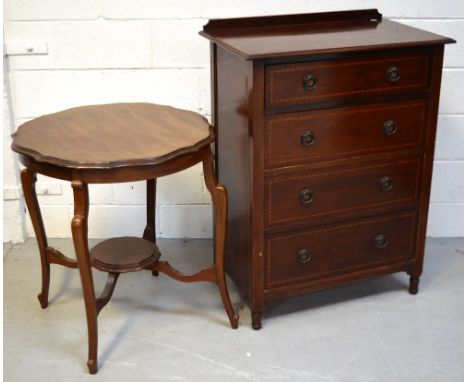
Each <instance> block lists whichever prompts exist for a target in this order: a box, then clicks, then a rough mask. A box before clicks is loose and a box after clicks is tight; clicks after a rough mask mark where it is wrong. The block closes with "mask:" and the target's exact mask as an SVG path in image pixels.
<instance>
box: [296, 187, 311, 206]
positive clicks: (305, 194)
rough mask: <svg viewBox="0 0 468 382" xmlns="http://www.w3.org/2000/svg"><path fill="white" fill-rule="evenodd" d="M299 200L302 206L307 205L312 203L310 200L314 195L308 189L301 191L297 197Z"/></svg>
mask: <svg viewBox="0 0 468 382" xmlns="http://www.w3.org/2000/svg"><path fill="white" fill-rule="evenodd" d="M299 200H300V201H301V203H302V204H309V203H311V202H312V200H314V193H313V192H312V190H311V189H310V188H305V189H304V190H302V191H301V193H300V195H299Z"/></svg>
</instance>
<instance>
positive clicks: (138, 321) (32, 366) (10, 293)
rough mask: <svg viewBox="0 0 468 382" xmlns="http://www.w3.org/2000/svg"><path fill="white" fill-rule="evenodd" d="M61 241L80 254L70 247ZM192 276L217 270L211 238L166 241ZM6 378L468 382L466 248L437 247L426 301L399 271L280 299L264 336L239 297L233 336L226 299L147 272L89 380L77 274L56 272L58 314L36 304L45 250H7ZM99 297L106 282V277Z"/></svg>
mask: <svg viewBox="0 0 468 382" xmlns="http://www.w3.org/2000/svg"><path fill="white" fill-rule="evenodd" d="M50 242H51V244H52V245H53V246H55V247H57V248H58V249H60V250H62V251H63V252H64V253H67V254H69V255H71V254H72V253H73V251H72V245H71V241H70V240H51V241H50ZM159 246H160V247H161V249H162V250H163V256H164V257H166V258H168V259H170V260H171V261H172V262H173V263H174V264H175V265H178V266H179V267H181V268H182V269H183V270H187V271H190V270H194V269H196V268H197V267H199V266H201V265H202V264H206V263H208V262H209V261H210V249H211V242H210V241H207V240H189V241H182V240H161V241H160V242H159ZM3 265H4V270H3V272H4V273H3V274H4V279H3V280H4V281H3V282H4V363H3V367H4V380H5V381H15V382H20V381H28V382H30V381H47V382H51V381H61V382H62V381H66V382H72V381H88V380H89V381H115V382H118V381H126V382H129V381H222V382H229V381H265V382H275V381H288V382H289V381H308V382H309V381H330V382H334V381H336V382H345V381H346V382H347V381H350V382H359V381H379V382H386V381H389V382H390V381H392V382H394V381H398V382H403V381H411V382H418V381H421V382H431V381H444V382H445V381H451V382H453V381H462V380H463V241H462V240H461V239H450V240H448V239H429V241H428V244H427V255H426V266H425V272H424V274H423V278H422V281H421V285H420V292H419V294H418V295H416V296H411V295H410V294H408V293H407V291H406V288H407V283H408V277H407V276H406V274H395V275H392V276H386V277H382V278H379V279H375V280H372V281H368V282H363V283H359V284H354V285H351V286H346V287H340V288H335V289H330V290H326V291H322V292H316V293H310V294H307V295H304V296H299V297H293V298H289V299H286V300H281V301H278V302H277V303H275V304H272V305H271V306H270V307H268V308H267V309H266V311H265V314H264V327H263V329H262V330H260V331H253V330H252V329H251V328H250V312H249V310H248V308H247V307H245V306H244V305H243V304H242V302H241V300H240V298H239V296H238V295H237V294H236V292H235V291H234V289H233V287H232V285H231V286H230V290H231V291H233V293H232V297H233V301H234V303H235V307H236V309H238V310H239V309H240V317H241V318H240V327H239V329H238V330H232V329H230V328H229V326H228V321H227V317H226V316H225V314H224V311H223V309H222V305H221V302H220V300H219V297H218V293H217V290H216V289H215V288H214V286H212V285H210V284H207V283H198V284H182V283H178V282H176V281H174V280H171V279H169V278H168V277H166V276H164V275H161V276H159V277H158V278H154V277H152V276H151V274H150V273H149V272H138V273H133V274H128V275H124V276H122V277H121V278H120V280H119V282H118V284H117V287H116V290H115V293H114V297H113V299H112V300H111V302H110V304H109V305H108V306H107V307H106V308H104V310H103V311H102V312H101V314H100V316H99V372H98V374H97V375H96V376H90V375H88V374H87V369H86V353H87V338H86V325H85V322H86V320H85V313H84V304H83V301H82V298H81V288H80V282H79V275H78V272H77V271H76V270H71V269H65V268H62V267H59V266H53V269H52V281H51V288H50V297H51V298H50V300H51V303H50V305H49V308H47V309H45V310H41V309H40V307H39V303H38V301H37V299H36V295H37V293H38V290H39V282H40V272H39V257H38V252H37V247H36V243H35V242H34V241H33V240H29V241H28V242H26V243H25V244H20V245H14V246H9V245H5V246H4V260H3ZM95 280H96V284H97V289H100V288H101V287H102V286H103V284H104V280H105V277H104V275H103V274H102V273H99V272H96V273H95Z"/></svg>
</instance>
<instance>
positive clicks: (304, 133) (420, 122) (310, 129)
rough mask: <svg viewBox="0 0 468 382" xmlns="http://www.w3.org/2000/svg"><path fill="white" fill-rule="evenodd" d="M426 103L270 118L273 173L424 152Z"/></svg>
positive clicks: (268, 144)
mask: <svg viewBox="0 0 468 382" xmlns="http://www.w3.org/2000/svg"><path fill="white" fill-rule="evenodd" d="M425 113H426V103H425V102H424V101H416V102H415V101H411V102H409V101H408V102H401V103H387V104H381V105H369V106H365V107H364V106H363V107H347V108H340V109H332V110H318V111H312V112H304V113H293V114H287V115H273V116H270V117H267V118H266V129H265V135H266V136H265V142H266V150H265V156H266V158H265V162H266V163H267V166H268V167H270V168H271V167H275V166H285V165H296V164H303V163H307V162H308V161H311V160H314V161H321V160H330V159H340V158H348V157H352V156H355V155H362V154H369V153H373V152H379V151H385V150H394V149H404V148H411V147H417V146H422V144H423V137H424V130H425Z"/></svg>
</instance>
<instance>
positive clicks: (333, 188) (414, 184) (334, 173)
mask: <svg viewBox="0 0 468 382" xmlns="http://www.w3.org/2000/svg"><path fill="white" fill-rule="evenodd" d="M419 178H420V158H413V159H410V158H405V159H400V160H397V161H395V162H393V163H392V162H383V163H380V164H374V165H359V166H354V167H352V168H336V167H335V168H332V169H328V170H322V171H319V170H314V171H313V172H312V173H311V172H308V171H301V172H297V173H295V174H293V175H291V174H288V175H277V176H271V177H267V179H266V188H267V190H266V192H267V208H266V211H265V213H266V223H267V224H268V225H275V224H288V223H294V222H301V221H307V222H320V221H323V219H325V218H330V217H340V218H343V217H345V216H346V215H347V214H348V215H349V214H351V215H352V216H357V215H358V214H359V213H363V212H369V211H372V212H378V211H379V210H381V209H382V208H383V209H388V208H389V207H391V208H398V207H401V205H402V203H410V202H411V203H416V202H417V200H418V195H419Z"/></svg>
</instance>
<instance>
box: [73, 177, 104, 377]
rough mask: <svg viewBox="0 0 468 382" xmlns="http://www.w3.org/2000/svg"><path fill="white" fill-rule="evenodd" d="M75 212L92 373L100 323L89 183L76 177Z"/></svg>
mask: <svg viewBox="0 0 468 382" xmlns="http://www.w3.org/2000/svg"><path fill="white" fill-rule="evenodd" d="M72 187H73V196H74V202H75V213H74V216H73V219H72V223H71V229H72V235H73V244H74V246H75V252H76V259H77V261H78V268H79V270H80V278H81V287H82V289H83V297H84V302H85V310H86V320H87V323H88V369H89V373H90V374H96V373H97V368H98V364H97V346H98V326H97V325H98V324H97V314H98V312H97V306H96V296H95V295H94V281H93V272H92V271H91V259H90V256H89V248H88V214H89V192H88V185H87V184H86V183H83V182H82V181H81V180H79V179H76V180H74V181H73V182H72Z"/></svg>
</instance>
